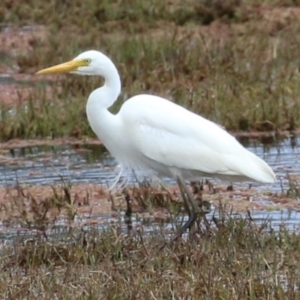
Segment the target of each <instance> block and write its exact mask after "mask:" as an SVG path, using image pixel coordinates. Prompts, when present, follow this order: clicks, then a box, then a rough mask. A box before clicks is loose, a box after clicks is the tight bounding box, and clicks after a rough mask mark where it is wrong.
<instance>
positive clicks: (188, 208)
mask: <svg viewBox="0 0 300 300" xmlns="http://www.w3.org/2000/svg"><path fill="white" fill-rule="evenodd" d="M177 184H178V186H179V189H180V193H181V196H182V198H183V204H184V209H185V210H186V212H187V213H188V215H189V216H190V215H191V210H190V206H189V202H188V200H187V198H186V195H185V192H184V189H183V188H182V186H181V184H180V182H179V180H178V179H177Z"/></svg>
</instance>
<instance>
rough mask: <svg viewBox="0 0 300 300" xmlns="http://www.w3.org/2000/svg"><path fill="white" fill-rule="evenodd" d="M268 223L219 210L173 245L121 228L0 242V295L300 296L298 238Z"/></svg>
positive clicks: (166, 237) (163, 235) (163, 236)
mask: <svg viewBox="0 0 300 300" xmlns="http://www.w3.org/2000/svg"><path fill="white" fill-rule="evenodd" d="M267 223H268V221H266V222H265V223H264V224H262V225H261V226H257V225H255V224H254V223H253V222H252V220H251V217H250V216H249V217H246V218H245V217H241V216H238V215H231V214H226V213H225V212H223V213H222V212H221V215H220V216H219V217H218V219H217V222H216V221H215V222H213V221H209V223H208V225H207V226H206V228H205V229H203V228H202V229H201V228H199V229H197V230H195V231H194V232H192V233H190V234H189V235H187V236H186V237H184V238H183V239H181V240H180V241H178V242H174V243H173V244H171V243H170V236H169V235H167V234H166V233H164V232H162V231H153V232H151V233H149V232H148V233H146V232H144V231H143V229H142V228H140V229H139V230H134V231H132V232H131V234H130V235H127V234H126V233H124V231H122V230H120V229H119V228H118V227H117V226H110V227H108V228H106V229H105V228H104V229H103V230H99V229H96V228H93V227H91V228H88V229H87V228H85V229H83V228H82V229H78V228H70V229H69V230H68V231H67V233H66V234H64V235H61V237H59V236H56V237H55V238H48V239H45V238H39V237H36V238H31V239H23V240H22V239H19V240H18V242H17V243H14V245H6V246H3V248H2V252H1V258H2V259H1V262H0V265H1V269H2V272H1V276H0V278H1V286H0V291H1V295H2V299H24V298H26V299H71V298H74V297H75V298H76V299H137V298H142V299H290V300H292V299H298V298H299V284H300V281H299V250H300V249H299V245H300V239H299V236H298V235H297V234H295V233H291V232H289V231H288V230H287V229H285V228H284V227H283V228H282V229H281V231H280V232H274V231H266V227H267ZM215 224H217V226H216V225H215Z"/></svg>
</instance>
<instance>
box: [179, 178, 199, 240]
mask: <svg viewBox="0 0 300 300" xmlns="http://www.w3.org/2000/svg"><path fill="white" fill-rule="evenodd" d="M177 183H178V185H179V188H180V190H181V192H182V196H183V199H184V201H186V203H185V205H186V206H189V204H188V202H189V203H190V204H191V206H192V209H189V211H190V214H189V218H188V220H187V221H186V223H185V224H184V225H183V226H182V228H181V234H182V233H183V232H185V231H186V230H187V229H188V228H191V227H192V225H193V223H194V222H195V221H196V219H197V214H198V212H199V207H198V205H197V203H196V202H195V199H194V197H193V195H192V193H191V191H190V190H189V189H188V187H187V186H186V183H185V181H184V179H183V178H182V177H181V176H177ZM184 194H185V195H186V197H187V198H185V197H184ZM187 200H189V201H187Z"/></svg>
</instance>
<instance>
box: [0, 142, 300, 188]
mask: <svg viewBox="0 0 300 300" xmlns="http://www.w3.org/2000/svg"><path fill="white" fill-rule="evenodd" d="M241 142H242V143H243V144H244V145H245V146H247V148H248V149H250V150H251V151H253V152H254V153H256V154H257V155H258V156H260V157H261V158H263V159H264V160H265V161H267V162H268V163H269V164H270V165H271V167H272V168H273V170H274V171H275V173H276V175H277V178H278V180H277V182H276V183H275V184H274V185H266V186H264V185H261V184H257V186H259V187H260V188H261V189H266V188H267V189H270V188H271V189H272V190H273V191H281V190H282V187H287V184H288V181H287V174H300V156H299V154H300V152H299V145H300V138H299V137H298V138H290V139H284V140H277V141H276V142H275V143H273V144H272V145H269V144H263V143H261V142H258V141H251V142H249V141H243V140H241ZM1 158H2V159H1V160H0V186H14V185H16V184H17V183H20V184H33V185H34V184H37V185H49V184H54V183H57V182H61V180H62V178H63V179H64V180H70V181H71V182H72V183H98V184H103V183H107V182H108V181H110V180H113V179H114V178H115V176H116V172H115V167H116V165H117V164H116V162H115V160H114V159H113V158H112V157H111V156H110V155H109V154H108V153H107V152H106V151H105V148H104V147H103V146H99V145H85V146H82V147H81V148H78V147H74V146H63V145H62V146H42V147H24V148H17V149H12V150H10V151H9V153H8V154H5V155H3V156H2V157H1Z"/></svg>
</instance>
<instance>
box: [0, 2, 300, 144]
mask: <svg viewBox="0 0 300 300" xmlns="http://www.w3.org/2000/svg"><path fill="white" fill-rule="evenodd" d="M258 4H259V3H257V2H255V1H234V0H232V1H225V2H224V1H194V0H190V1H170V2H168V5H166V4H165V3H164V2H162V1H157V0H153V1H146V2H145V1H139V0H135V1H125V0H124V1H118V2H111V1H101V3H100V2H98V1H95V0H89V1H86V2H84V3H82V2H80V1H70V2H68V5H67V4H62V3H59V2H57V1H54V0H51V1H47V2H43V3H42V2H41V3H39V4H37V2H34V1H28V2H27V3H26V4H25V3H21V2H20V3H18V4H16V5H11V2H10V1H6V2H5V5H4V8H3V10H4V11H5V17H4V20H3V22H5V23H8V24H10V25H12V24H16V25H17V26H21V25H32V26H34V25H45V28H46V38H45V39H41V38H39V37H34V34H33V36H32V38H31V40H30V47H31V50H30V51H28V50H26V47H25V49H22V51H17V52H16V53H17V56H15V57H14V59H13V61H14V62H15V63H17V65H18V66H19V68H20V72H22V73H32V74H33V73H35V72H36V71H38V70H39V69H41V68H44V67H47V66H50V65H53V64H57V63H60V62H62V61H65V60H69V59H71V58H73V57H74V56H76V55H77V54H79V53H80V52H82V51H84V50H86V49H91V48H92V49H99V50H102V51H104V52H105V53H107V54H108V55H109V56H110V57H111V58H112V59H113V61H114V62H115V63H116V65H117V67H118V69H119V71H120V75H121V79H122V83H123V90H122V95H121V96H120V99H119V101H118V103H117V104H116V105H115V106H114V107H113V108H112V111H114V112H116V111H118V109H119V107H120V105H121V104H122V103H123V101H125V100H126V99H128V98H129V97H131V96H133V95H136V94H139V93H151V94H157V95H160V96H164V97H167V98H169V99H171V100H172V101H174V102H176V103H179V104H181V105H183V106H185V107H187V108H189V109H191V110H192V111H195V112H196V113H201V115H203V116H205V117H207V118H209V119H211V120H213V121H216V122H218V123H220V124H222V125H224V126H225V127H226V128H227V129H229V130H233V131H241V130H242V131H274V130H275V131H280V130H290V131H293V130H295V129H297V128H299V120H300V118H299V111H300V110H299V101H298V95H299V84H298V83H299V70H298V67H299V42H300V37H299V27H300V23H299V21H298V20H299V18H298V17H297V16H298V15H299V11H298V8H297V5H298V4H299V3H297V2H295V1H293V2H290V1H286V2H284V1H278V2H276V1H275V2H270V1H265V2H264V3H263V4H264V5H266V7H265V9H264V8H263V7H262V8H260V6H259V5H258ZM66 5H67V6H66ZM287 9H289V10H287ZM207 15H209V16H210V17H207ZM209 18H211V21H207V20H208V19H209ZM204 19H206V21H204ZM203 24H210V25H209V26H203ZM66 45H67V46H66ZM46 78H49V79H50V78H51V82H49V84H48V85H47V82H44V84H46V85H47V86H48V87H50V89H51V93H50V94H49V93H48V94H47V93H45V91H43V90H42V85H41V84H40V83H39V82H37V83H36V84H34V85H33V92H32V93H31V95H30V96H29V98H28V99H27V103H24V101H22V102H20V104H17V105H16V108H15V109H16V111H17V113H16V114H13V115H12V114H11V113H10V111H9V109H8V108H7V106H5V105H2V107H1V127H2V128H1V129H2V130H1V131H0V138H1V139H2V140H7V139H10V138H13V137H27V138H33V137H40V136H54V137H57V136H66V135H67V136H70V135H71V136H77V137H84V136H94V135H93V133H92V132H91V130H90V129H89V128H88V125H87V121H86V116H85V103H86V99H87V97H88V94H89V93H90V91H91V90H92V89H95V88H96V87H97V86H99V85H101V84H102V80H100V79H99V78H93V79H92V78H81V77H79V78H78V77H76V76H72V75H69V76H62V77H58V78H56V79H55V80H54V82H53V80H52V79H53V77H46ZM46 78H45V79H46ZM39 79H40V77H36V80H39ZM43 80H44V78H43Z"/></svg>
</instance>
